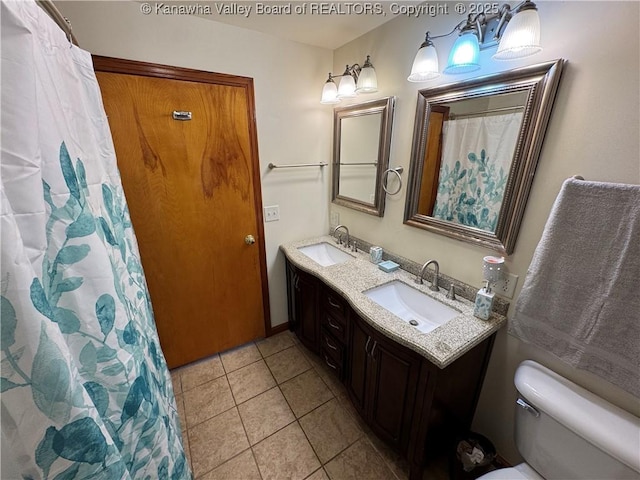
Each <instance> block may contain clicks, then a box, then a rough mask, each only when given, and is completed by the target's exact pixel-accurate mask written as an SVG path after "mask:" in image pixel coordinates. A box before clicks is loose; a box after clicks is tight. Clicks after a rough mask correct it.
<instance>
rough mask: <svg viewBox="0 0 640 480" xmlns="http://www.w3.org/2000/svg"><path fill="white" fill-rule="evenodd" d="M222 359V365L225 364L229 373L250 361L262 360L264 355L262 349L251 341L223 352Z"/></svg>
mask: <svg viewBox="0 0 640 480" xmlns="http://www.w3.org/2000/svg"><path fill="white" fill-rule="evenodd" d="M220 360H222V365H223V366H224V369H225V371H226V372H227V373H231V372H233V371H234V370H238V369H239V368H242V367H246V366H247V365H249V364H250V363H253V362H257V361H258V360H262V355H260V351H259V350H258V348H257V347H256V345H255V344H254V343H253V342H251V343H247V344H246V345H242V346H241V347H238V348H234V349H232V350H227V351H226V352H224V353H221V354H220Z"/></svg>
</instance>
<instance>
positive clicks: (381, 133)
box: [332, 97, 395, 216]
mask: <svg viewBox="0 0 640 480" xmlns="http://www.w3.org/2000/svg"><path fill="white" fill-rule="evenodd" d="M394 104H395V98H394V97H389V98H384V99H381V100H374V101H372V102H367V103H362V104H358V105H351V106H348V107H343V108H336V109H335V110H334V135H333V145H334V148H333V195H332V197H333V202H334V203H336V204H338V205H343V206H347V207H350V208H354V209H356V210H360V211H362V212H366V213H370V214H373V215H378V216H382V215H383V214H384V204H385V195H384V191H383V190H382V183H381V177H382V172H384V171H385V170H386V169H387V168H388V165H389V150H390V147H391V124H392V120H393V109H394Z"/></svg>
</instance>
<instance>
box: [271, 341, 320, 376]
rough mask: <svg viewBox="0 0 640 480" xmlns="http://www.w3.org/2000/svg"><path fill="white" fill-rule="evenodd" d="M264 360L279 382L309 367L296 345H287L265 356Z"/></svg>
mask: <svg viewBox="0 0 640 480" xmlns="http://www.w3.org/2000/svg"><path fill="white" fill-rule="evenodd" d="M265 361H266V362H267V365H268V366H269V369H270V370H271V373H273V376H274V377H275V379H276V381H277V382H278V383H279V384H280V383H283V382H286V381H287V380H289V379H290V378H293V377H295V376H296V375H299V374H300V373H302V372H304V371H306V370H309V369H310V368H311V365H310V364H309V362H308V361H307V359H306V358H305V357H304V355H303V354H302V352H300V350H298V347H289V348H287V349H286V350H282V351H281V352H278V353H276V354H273V355H271V356H270V357H267V358H266V359H265Z"/></svg>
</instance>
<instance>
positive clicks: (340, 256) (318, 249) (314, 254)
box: [298, 242, 353, 267]
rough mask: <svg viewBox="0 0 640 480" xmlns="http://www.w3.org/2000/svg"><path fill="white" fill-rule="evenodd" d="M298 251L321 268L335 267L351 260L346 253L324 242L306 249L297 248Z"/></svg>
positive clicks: (308, 246)
mask: <svg viewBox="0 0 640 480" xmlns="http://www.w3.org/2000/svg"><path fill="white" fill-rule="evenodd" d="M298 250H299V251H300V252H301V253H303V254H305V255H306V256H307V257H309V258H310V259H311V260H313V261H314V262H316V263H317V264H319V265H322V266H323V267H328V266H330V265H336V264H338V263H342V262H346V261H347V260H352V259H353V257H352V256H351V255H349V254H348V253H346V252H343V251H342V250H340V249H339V248H338V247H334V246H333V245H331V244H330V243H326V242H321V243H314V244H313V245H307V246H306V247H298Z"/></svg>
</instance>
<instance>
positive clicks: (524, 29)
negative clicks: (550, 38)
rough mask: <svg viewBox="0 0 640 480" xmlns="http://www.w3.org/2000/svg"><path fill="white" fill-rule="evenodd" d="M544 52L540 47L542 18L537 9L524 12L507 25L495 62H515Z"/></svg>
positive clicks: (495, 55)
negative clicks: (514, 60) (517, 59)
mask: <svg viewBox="0 0 640 480" xmlns="http://www.w3.org/2000/svg"><path fill="white" fill-rule="evenodd" d="M540 51H542V47H541V46H540V17H539V16H538V11H537V10H536V9H535V8H532V9H528V10H523V11H521V12H518V13H517V14H515V15H514V16H513V18H512V19H511V20H510V21H509V23H507V28H505V30H504V33H503V34H502V38H501V39H500V43H499V45H498V50H497V51H496V53H495V54H494V55H493V57H492V58H493V59H494V60H513V59H516V58H523V57H528V56H529V55H533V54H534V53H538V52H540Z"/></svg>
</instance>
